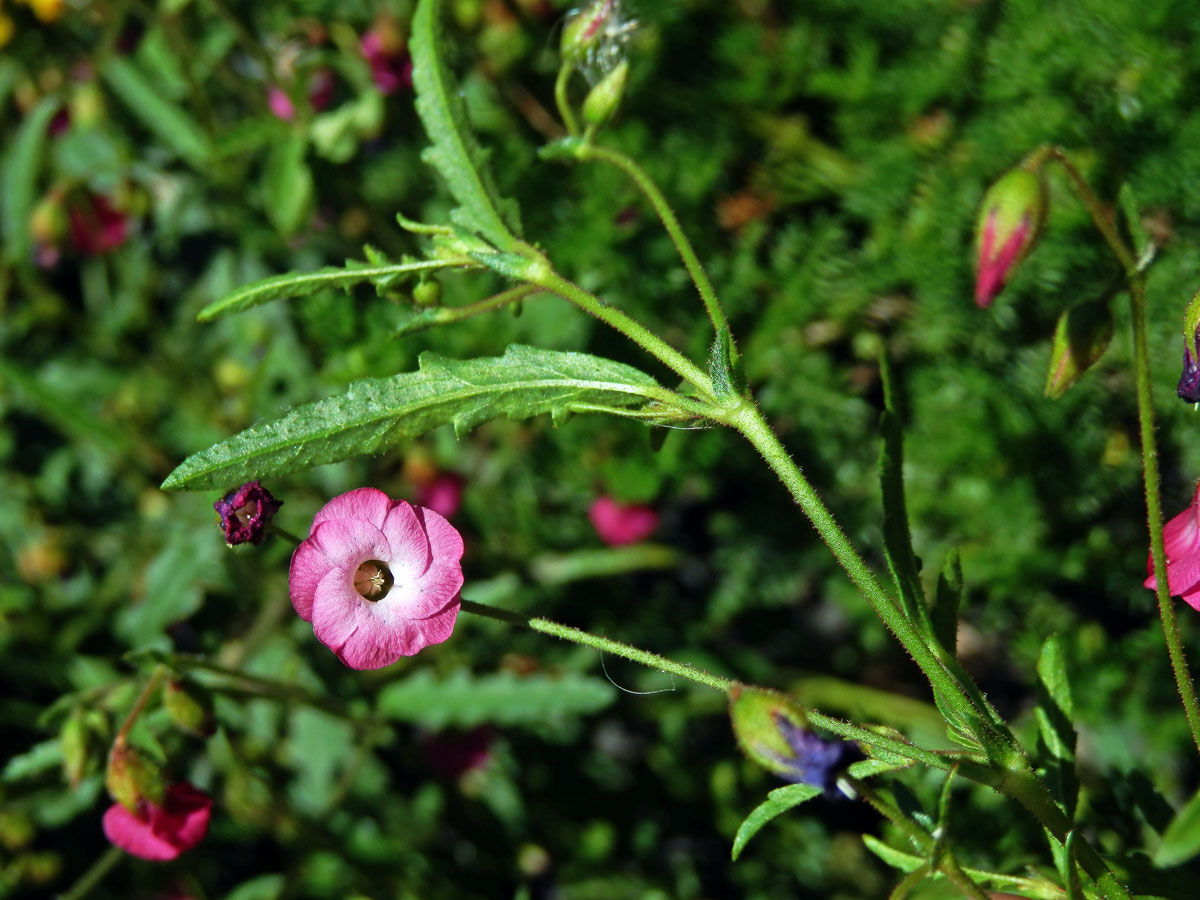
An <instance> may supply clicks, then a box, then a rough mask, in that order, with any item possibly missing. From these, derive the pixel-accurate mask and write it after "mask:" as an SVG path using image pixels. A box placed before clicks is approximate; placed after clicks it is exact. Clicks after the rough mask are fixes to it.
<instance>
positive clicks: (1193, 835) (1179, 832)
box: [1154, 793, 1200, 868]
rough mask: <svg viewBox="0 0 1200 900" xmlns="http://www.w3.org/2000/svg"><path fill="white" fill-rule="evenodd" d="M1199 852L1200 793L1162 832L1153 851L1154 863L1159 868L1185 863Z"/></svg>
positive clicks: (1186, 804)
mask: <svg viewBox="0 0 1200 900" xmlns="http://www.w3.org/2000/svg"><path fill="white" fill-rule="evenodd" d="M1198 853H1200V793H1197V794H1196V796H1194V797H1192V799H1191V800H1189V801H1188V802H1187V803H1185V804H1184V806H1183V809H1181V810H1180V811H1179V812H1178V813H1177V814H1176V816H1175V818H1174V819H1172V820H1171V824H1170V825H1168V826H1167V828H1166V830H1165V831H1164V832H1163V836H1162V842H1161V843H1160V844H1159V845H1158V849H1157V850H1155V851H1154V864H1155V865H1156V866H1159V867H1161V868H1167V867H1169V866H1177V865H1179V864H1180V863H1185V862H1187V861H1188V860H1189V859H1192V858H1193V857H1194V856H1196V855H1197V854H1198Z"/></svg>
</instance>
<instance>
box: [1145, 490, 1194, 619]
mask: <svg viewBox="0 0 1200 900" xmlns="http://www.w3.org/2000/svg"><path fill="white" fill-rule="evenodd" d="M1163 543H1164V545H1165V548H1166V551H1167V588H1168V589H1169V590H1170V592H1171V596H1172V597H1180V598H1182V599H1183V601H1184V602H1185V603H1187V604H1188V605H1189V606H1191V607H1192V608H1193V609H1196V610H1200V488H1197V489H1196V493H1195V494H1193V495H1192V505H1191V506H1189V507H1188V508H1187V509H1185V510H1184V511H1183V512H1181V513H1180V514H1179V515H1177V516H1176V517H1175V518H1173V519H1172V520H1171V521H1170V522H1168V523H1167V524H1166V526H1165V527H1164V528H1163ZM1146 571H1147V572H1148V573H1149V576H1150V577H1149V578H1147V579H1146V581H1145V582H1144V583H1145V586H1146V587H1148V588H1150V590H1157V589H1158V579H1157V578H1155V577H1154V558H1153V556H1151V557H1149V558H1148V559H1147V560H1146Z"/></svg>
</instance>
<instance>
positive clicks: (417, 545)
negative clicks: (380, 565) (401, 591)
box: [380, 500, 430, 583]
mask: <svg viewBox="0 0 1200 900" xmlns="http://www.w3.org/2000/svg"><path fill="white" fill-rule="evenodd" d="M382 530H383V534H384V536H385V537H386V538H387V541H388V545H389V546H390V547H391V548H392V551H391V555H390V556H387V557H380V558H381V559H382V560H383V561H384V562H386V563H387V564H388V566H389V568H391V570H392V577H393V578H394V579H395V580H396V582H397V583H399V582H411V581H416V580H417V579H418V578H420V577H421V575H422V573H424V571H425V570H426V569H427V568H429V561H430V550H429V538H428V537H427V536H426V534H425V528H424V527H423V525H422V522H421V518H420V515H419V514H418V512H417V509H416V508H414V507H413V506H412V505H411V504H409V503H406V502H404V501H403V500H398V501H397V502H396V505H395V506H394V507H392V509H391V511H390V512H388V515H387V518H386V519H385V520H384V523H383V529H382Z"/></svg>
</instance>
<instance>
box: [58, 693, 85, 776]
mask: <svg viewBox="0 0 1200 900" xmlns="http://www.w3.org/2000/svg"><path fill="white" fill-rule="evenodd" d="M83 716H84V714H83V709H82V708H80V707H76V708H75V709H73V710H72V711H71V714H70V715H69V716H67V720H66V721H65V722H64V723H63V726H62V729H61V730H60V731H59V732H58V745H59V747H60V748H61V749H62V758H63V774H64V775H66V776H67V781H68V782H70V784H71V787H79V782H81V781H82V780H83V776H84V775H86V774H87V767H88V762H89V761H90V756H91V754H90V753H89V752H88V751H89V747H88V744H89V741H88V726H87V722H85V721H84V717H83Z"/></svg>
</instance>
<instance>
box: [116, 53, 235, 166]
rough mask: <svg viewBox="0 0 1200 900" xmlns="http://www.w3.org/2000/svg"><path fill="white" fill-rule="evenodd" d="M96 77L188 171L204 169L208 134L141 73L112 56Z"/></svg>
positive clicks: (209, 148) (131, 64) (209, 147)
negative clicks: (176, 154)
mask: <svg viewBox="0 0 1200 900" xmlns="http://www.w3.org/2000/svg"><path fill="white" fill-rule="evenodd" d="M100 75H101V76H102V77H103V78H104V81H105V82H106V83H107V84H108V86H109V87H110V88H111V89H112V92H113V93H114V94H116V95H117V97H118V98H119V99H120V100H121V102H122V103H123V104H125V106H126V108H127V109H128V110H129V112H131V113H132V114H133V115H134V116H135V117H136V118H137V119H138V120H140V121H141V123H142V125H144V126H145V127H146V129H147V130H148V131H150V132H152V133H153V134H155V135H157V136H158V137H159V138H160V139H161V140H162V142H163V143H164V144H166V145H167V146H168V147H170V148H171V149H172V150H174V151H175V152H176V153H178V154H179V155H180V156H181V157H182V158H183V159H184V160H185V161H186V162H187V163H188V165H190V166H191V167H192V168H194V169H197V170H200V171H203V170H204V168H205V164H206V163H207V162H208V160H209V158H210V157H211V156H212V145H211V142H210V141H209V139H208V135H207V134H205V133H204V130H203V129H202V128H201V127H200V126H199V125H197V124H196V122H195V120H193V119H192V118H191V117H190V116H189V115H188V114H187V113H185V112H184V111H183V110H182V109H180V108H179V107H178V106H176V105H175V104H174V103H171V102H170V101H168V100H164V99H163V97H162V94H161V93H160V92H159V91H158V90H156V89H155V87H154V84H153V82H152V81H151V80H150V79H149V78H147V77H146V75H145V73H143V72H142V71H141V70H140V69H139V68H138V67H137V66H136V65H134V64H133V63H132V62H130V61H129V60H128V59H126V58H125V57H123V56H120V55H118V54H115V53H114V54H110V55H109V57H108V59H107V60H105V62H104V65H102V66H101V67H100Z"/></svg>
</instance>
